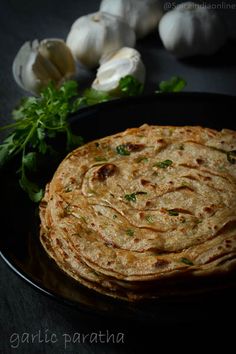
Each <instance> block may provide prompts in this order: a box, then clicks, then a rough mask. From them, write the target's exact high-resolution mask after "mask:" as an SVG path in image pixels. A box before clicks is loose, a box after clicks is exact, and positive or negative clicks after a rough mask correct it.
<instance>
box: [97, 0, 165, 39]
mask: <svg viewBox="0 0 236 354" xmlns="http://www.w3.org/2000/svg"><path fill="white" fill-rule="evenodd" d="M100 11H104V12H109V13H110V14H113V15H115V16H120V17H121V18H122V19H123V20H124V21H126V22H127V23H128V24H129V25H130V27H132V28H133V29H134V30H135V33H136V35H137V38H141V37H144V36H145V35H147V34H148V33H150V32H151V31H153V30H154V29H155V28H156V27H157V25H158V22H159V20H160V18H161V17H162V14H163V11H162V6H161V3H160V0H102V2H101V5H100Z"/></svg>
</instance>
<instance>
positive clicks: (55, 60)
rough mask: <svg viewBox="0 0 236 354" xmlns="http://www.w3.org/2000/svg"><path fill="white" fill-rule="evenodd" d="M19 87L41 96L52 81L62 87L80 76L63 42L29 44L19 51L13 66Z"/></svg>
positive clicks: (51, 41) (43, 41)
mask: <svg viewBox="0 0 236 354" xmlns="http://www.w3.org/2000/svg"><path fill="white" fill-rule="evenodd" d="M12 71H13V76H14V78H15V81H16V82H17V84H18V85H19V86H20V87H21V88H23V89H24V90H26V91H29V92H31V93H35V94H38V93H39V92H40V91H41V90H42V89H43V88H44V87H45V86H47V85H48V84H49V82H50V81H52V82H54V83H55V84H56V85H60V84H61V83H62V82H63V81H65V80H68V79H70V78H72V77H73V76H74V75H75V74H76V64H75V60H74V58H73V55H72V53H71V51H70V49H69V48H68V47H67V46H66V44H65V42H64V41H63V40H61V39H44V40H42V41H41V42H39V41H38V40H37V39H35V40H34V41H33V42H32V43H31V42H26V43H24V44H23V45H22V47H21V48H20V50H19V51H18V53H17V55H16V57H15V59H14V62H13V66H12Z"/></svg>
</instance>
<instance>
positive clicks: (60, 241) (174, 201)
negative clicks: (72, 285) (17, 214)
mask: <svg viewBox="0 0 236 354" xmlns="http://www.w3.org/2000/svg"><path fill="white" fill-rule="evenodd" d="M40 217H41V243H42V245H43V246H44V248H45V250H46V251H47V252H48V254H49V255H50V256H51V257H52V258H53V259H54V260H55V261H56V263H57V264H58V266H59V267H60V268H61V269H62V270H63V271H65V272H66V273H67V274H68V275H70V276H71V277H73V278H74V279H75V280H77V281H78V282H80V283H81V284H83V285H85V286H87V287H89V288H91V289H94V290H96V291H98V292H100V293H103V294H106V295H110V296H113V297H117V298H122V299H126V300H139V299H143V298H155V297H158V296H162V295H166V294H177V293H181V292H182V291H184V290H183V289H184V287H185V288H186V289H187V288H189V284H194V282H196V284H197V281H198V279H203V278H206V277H209V278H210V277H212V276H217V277H220V276H221V277H224V276H225V275H226V274H227V275H228V274H229V273H232V272H233V271H234V270H235V268H236V132H234V131H232V130H227V129H224V130H222V131H221V132H218V131H215V130H212V129H207V128H202V127H190V126H184V127H171V126H149V125H143V126H141V127H140V128H133V129H128V130H126V131H124V132H122V133H119V134H116V135H112V136H109V137H105V138H103V139H99V140H97V141H93V142H90V143H88V144H86V145H84V146H82V147H79V148H78V149H76V150H74V151H73V152H71V153H70V154H69V155H68V156H67V157H66V158H65V159H64V161H62V163H61V164H60V166H59V167H58V169H57V171H56V173H55V175H54V177H53V179H52V181H51V182H50V183H49V184H48V186H47V189H46V192H45V196H44V199H43V201H42V202H41V205H40ZM180 285H181V286H180ZM193 289H194V291H196V289H197V287H196V286H195V287H194V286H193ZM198 290H200V289H198ZM201 290H204V289H201Z"/></svg>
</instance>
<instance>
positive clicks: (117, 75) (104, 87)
mask: <svg viewBox="0 0 236 354" xmlns="http://www.w3.org/2000/svg"><path fill="white" fill-rule="evenodd" d="M127 75H132V76H134V77H135V78H136V79H137V80H138V81H140V82H141V83H144V81H145V67H144V64H143V62H142V59H141V55H140V53H139V52H138V51H137V50H136V49H133V48H128V47H124V48H121V49H120V50H118V51H117V52H116V53H113V55H112V56H111V57H110V58H109V60H107V61H106V62H104V63H103V64H102V65H101V66H100V67H99V69H98V71H97V76H96V79H95V80H94V82H93V83H92V87H93V88H94V89H95V90H99V91H105V92H113V93H114V92H115V91H116V90H117V89H118V86H119V82H120V79H121V78H122V77H125V76H127Z"/></svg>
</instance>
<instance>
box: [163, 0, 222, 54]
mask: <svg viewBox="0 0 236 354" xmlns="http://www.w3.org/2000/svg"><path fill="white" fill-rule="evenodd" d="M159 34H160V38H161V40H162V42H163V44H164V46H165V48H166V49H167V50H169V51H170V52H172V53H173V54H174V55H175V56H176V57H178V58H184V57H189V56H193V55H210V54H213V53H215V52H216V51H217V50H218V49H219V48H220V47H221V46H222V45H223V44H224V42H225V41H226V30H225V27H224V24H223V23H222V22H221V19H220V18H219V16H218V14H217V13H216V12H215V11H213V10H210V9H207V8H206V7H204V6H201V5H198V4H195V3H193V2H185V3H182V4H180V5H178V6H177V7H176V8H175V9H174V10H171V11H170V12H167V13H166V14H165V15H164V16H163V17H162V19H161V21H160V23H159Z"/></svg>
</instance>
